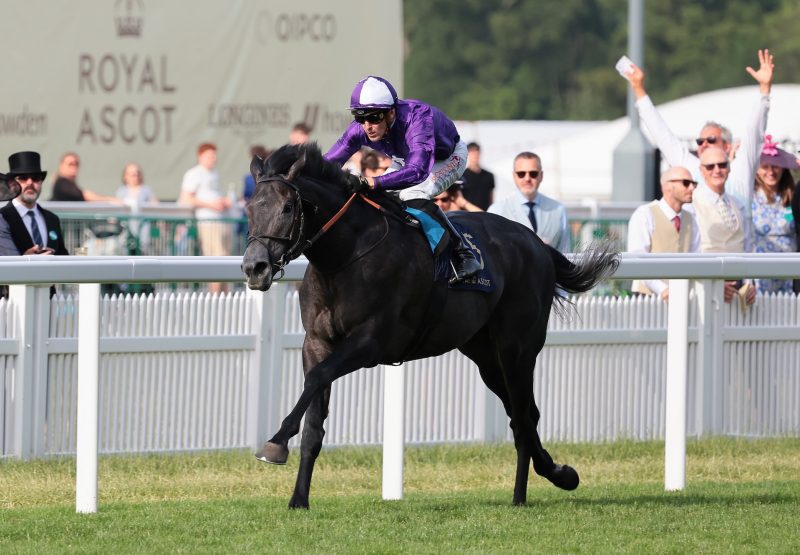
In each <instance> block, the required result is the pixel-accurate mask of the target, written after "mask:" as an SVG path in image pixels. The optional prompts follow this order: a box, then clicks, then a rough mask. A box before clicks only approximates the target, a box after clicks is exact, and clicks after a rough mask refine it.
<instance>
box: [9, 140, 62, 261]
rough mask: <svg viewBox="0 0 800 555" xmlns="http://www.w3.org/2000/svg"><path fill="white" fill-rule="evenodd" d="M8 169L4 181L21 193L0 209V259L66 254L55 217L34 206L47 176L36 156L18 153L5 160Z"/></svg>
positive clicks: (59, 222) (37, 155) (35, 153)
mask: <svg viewBox="0 0 800 555" xmlns="http://www.w3.org/2000/svg"><path fill="white" fill-rule="evenodd" d="M8 165H9V171H8V173H7V174H6V179H7V180H8V181H12V180H13V181H16V183H18V184H19V186H20V190H21V192H20V194H19V196H18V197H17V198H15V199H14V200H12V201H11V202H9V203H8V204H6V205H5V206H4V207H3V208H1V209H0V216H2V218H0V255H2V256H19V255H51V254H58V255H66V254H69V253H68V252H67V249H66V247H65V246H64V234H63V233H62V231H61V221H60V220H59V219H58V216H56V215H55V214H53V213H52V212H50V211H49V210H45V209H44V208H42V207H41V206H39V204H38V203H37V201H38V200H39V196H40V195H41V194H42V182H43V181H44V178H45V177H46V176H47V172H46V171H42V169H41V162H40V157H39V153H38V152H17V153H15V154H12V155H11V156H9V157H8ZM12 247H13V248H12Z"/></svg>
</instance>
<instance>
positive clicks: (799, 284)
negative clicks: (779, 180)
mask: <svg viewBox="0 0 800 555" xmlns="http://www.w3.org/2000/svg"><path fill="white" fill-rule="evenodd" d="M795 162H796V163H797V164H798V165H800V158H797V159H795ZM792 220H794V233H795V243H796V244H797V250H798V251H800V224H798V223H797V222H800V180H798V181H797V183H796V184H795V186H794V193H793V194H792ZM794 292H795V293H800V279H795V280H794Z"/></svg>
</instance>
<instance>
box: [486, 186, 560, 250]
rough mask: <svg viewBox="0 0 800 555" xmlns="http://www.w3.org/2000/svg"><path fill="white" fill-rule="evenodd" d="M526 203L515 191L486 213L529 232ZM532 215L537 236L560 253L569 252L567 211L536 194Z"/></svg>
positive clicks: (556, 203)
mask: <svg viewBox="0 0 800 555" xmlns="http://www.w3.org/2000/svg"><path fill="white" fill-rule="evenodd" d="M527 201H528V199H526V198H525V197H523V196H522V194H521V193H520V192H519V191H517V192H516V193H515V194H513V195H511V196H510V197H507V198H505V199H503V200H501V201H498V202H495V203H494V204H492V205H491V206H490V207H489V210H488V212H491V213H492V214H498V215H500V216H503V217H504V218H508V219H509V220H513V221H515V222H518V223H520V224H522V225H524V226H525V227H527V228H528V229H530V230H533V228H532V227H531V222H530V220H529V219H528V207H527V206H525V203H526V202H527ZM535 202H536V205H535V206H534V207H533V213H534V214H535V215H536V226H537V227H538V228H539V229H538V231H537V232H536V233H537V235H538V236H539V237H540V238H541V239H542V241H544V242H545V243H547V244H548V245H550V246H552V247H554V248H556V249H558V250H559V251H561V252H569V239H570V235H569V228H568V227H567V211H566V210H565V209H564V205H563V204H561V203H560V202H558V201H557V200H554V199H551V198H550V197H548V196H545V195H543V194H542V193H538V194H537V195H536V200H535Z"/></svg>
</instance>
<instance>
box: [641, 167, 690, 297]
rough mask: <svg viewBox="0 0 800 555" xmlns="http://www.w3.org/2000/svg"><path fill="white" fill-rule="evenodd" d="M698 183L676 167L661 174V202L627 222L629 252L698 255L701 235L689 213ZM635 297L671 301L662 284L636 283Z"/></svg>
mask: <svg viewBox="0 0 800 555" xmlns="http://www.w3.org/2000/svg"><path fill="white" fill-rule="evenodd" d="M696 188H697V181H695V180H694V179H692V174H691V173H690V172H689V170H687V169H686V168H681V167H674V168H670V169H668V170H667V171H665V172H664V173H663V174H661V199H660V200H654V201H653V202H650V203H648V204H644V205H642V206H640V207H639V208H637V209H636V210H635V211H634V212H633V214H631V219H630V221H629V222H628V249H627V250H628V252H699V251H700V231H699V230H698V228H697V222H696V221H695V219H694V217H693V216H692V214H691V213H690V212H688V211H687V210H684V209H683V206H684V205H685V204H691V202H692V193H693V192H694V190H695V189H696ZM631 289H632V290H633V292H634V293H641V294H643V295H659V296H660V297H661V299H662V300H665V301H666V300H668V299H669V288H668V286H667V282H666V281H663V280H646V281H639V280H636V281H634V282H633V285H632V287H631Z"/></svg>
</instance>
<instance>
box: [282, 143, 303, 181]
mask: <svg viewBox="0 0 800 555" xmlns="http://www.w3.org/2000/svg"><path fill="white" fill-rule="evenodd" d="M307 156H308V154H307V153H306V149H303V150H302V154H301V155H300V156H299V157H298V158H297V160H295V162H294V164H292V167H291V168H289V173H287V174H286V179H288V180H289V181H293V180H294V178H295V177H297V176H298V175H300V172H301V171H303V168H305V167H306V157H307Z"/></svg>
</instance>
